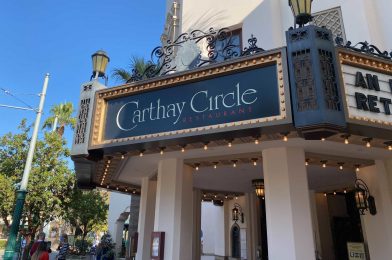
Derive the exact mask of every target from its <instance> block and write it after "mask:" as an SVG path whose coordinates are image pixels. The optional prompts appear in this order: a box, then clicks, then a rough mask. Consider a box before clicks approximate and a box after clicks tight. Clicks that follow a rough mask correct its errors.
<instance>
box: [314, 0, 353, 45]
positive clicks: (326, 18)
mask: <svg viewBox="0 0 392 260" xmlns="http://www.w3.org/2000/svg"><path fill="white" fill-rule="evenodd" d="M311 24H314V25H317V26H320V27H326V28H327V29H329V30H331V31H332V35H333V38H334V39H335V38H336V37H341V38H343V39H344V42H346V33H345V31H344V24H343V17H342V11H341V9H340V7H335V8H332V9H328V10H325V11H321V12H318V13H314V14H313V21H312V22H311Z"/></svg>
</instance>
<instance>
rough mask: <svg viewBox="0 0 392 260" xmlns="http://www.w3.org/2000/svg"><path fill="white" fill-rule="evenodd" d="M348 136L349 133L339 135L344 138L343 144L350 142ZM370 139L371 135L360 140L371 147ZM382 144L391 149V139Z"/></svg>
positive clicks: (322, 139) (323, 139)
mask: <svg viewBox="0 0 392 260" xmlns="http://www.w3.org/2000/svg"><path fill="white" fill-rule="evenodd" d="M350 136H351V135H349V134H345V135H342V136H341V137H342V138H343V139H344V144H349V143H350V140H349V138H350ZM372 140H373V138H371V137H367V138H363V139H362V141H363V142H364V143H365V146H366V147H367V148H370V147H372V144H371V142H372ZM321 141H325V138H321ZM384 144H385V146H386V148H387V149H388V150H389V151H392V141H387V142H384Z"/></svg>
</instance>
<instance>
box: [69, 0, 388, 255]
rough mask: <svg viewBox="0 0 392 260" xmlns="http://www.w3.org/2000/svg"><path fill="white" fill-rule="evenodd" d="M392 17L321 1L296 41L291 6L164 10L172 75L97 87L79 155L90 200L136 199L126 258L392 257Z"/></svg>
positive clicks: (360, 3)
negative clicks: (99, 195) (108, 196)
mask: <svg viewBox="0 0 392 260" xmlns="http://www.w3.org/2000/svg"><path fill="white" fill-rule="evenodd" d="M391 9H392V2H391V1H387V0H374V1H366V0H346V1H343V0H342V1H338V0H334V1H322V0H318V1H317V0H316V1H314V3H313V6H312V12H313V14H314V19H313V22H312V24H313V25H314V26H305V27H302V28H296V29H290V30H289V28H290V27H292V26H294V22H293V15H292V13H291V10H290V7H289V6H288V4H287V1H286V0H264V1H263V0H244V1H234V0H225V1H223V0H215V1H207V0H198V1H194V0H182V1H176V2H173V1H167V12H166V13H167V23H166V24H165V29H164V33H163V35H162V37H161V39H162V42H163V47H162V50H163V52H162V53H164V55H163V56H160V58H161V60H160V62H161V63H158V65H159V64H166V65H167V66H165V67H164V68H162V70H165V69H166V70H167V73H161V74H160V75H159V76H157V77H155V78H154V77H152V78H149V77H147V78H141V80H140V81H136V80H135V81H133V82H130V83H128V84H125V85H122V86H117V87H114V88H104V87H103V86H102V85H100V84H97V85H96V83H94V82H91V83H88V84H90V85H91V86H92V92H91V93H90V94H88V95H90V96H89V97H88V98H89V99H90V100H89V102H91V104H94V106H92V105H91V106H90V110H87V111H85V114H84V116H82V117H81V116H79V118H85V119H86V121H85V122H86V125H87V127H86V130H85V132H83V131H78V132H77V134H76V135H77V136H78V135H79V136H80V135H85V136H88V138H86V140H88V142H87V141H86V142H84V141H83V142H76V143H74V149H73V151H74V152H73V159H74V161H75V165H76V167H75V168H76V172H77V174H78V180H79V183H80V185H81V186H84V187H87V188H94V187H100V188H106V189H109V190H117V191H121V192H123V193H128V194H133V195H132V200H133V199H134V198H135V200H136V198H138V201H137V203H134V204H133V203H132V202H131V207H132V205H133V206H134V207H138V212H139V215H138V217H137V219H136V218H134V219H133V223H135V221H136V222H137V223H138V224H137V234H136V236H135V232H130V236H132V237H134V239H133V244H132V245H130V246H129V248H131V249H130V252H129V253H128V257H131V256H132V255H134V256H135V259H138V260H139V259H140V260H147V259H166V260H169V259H170V260H188V259H189V260H190V259H193V260H199V259H250V260H258V259H272V260H280V259H293V260H294V259H296V260H308V259H309V260H310V259H323V260H325V259H330V260H340V259H376V260H378V259H379V260H387V259H390V256H391V255H392V228H391V226H390V225H389V221H390V219H392V152H391V150H392V142H391V141H392V116H391V110H390V109H391V108H390V105H391V104H392V62H391V59H392V57H391V54H389V53H388V52H387V53H384V52H382V51H383V50H391V49H392V29H391V27H390V26H388V25H389V24H390V23H388V14H389V10H391ZM354 10H355V11H354ZM323 26H325V27H326V29H324V28H322V27H323ZM210 27H214V28H215V29H216V30H215V31H214V30H211V31H209V28H210ZM221 28H227V29H225V30H224V32H225V34H224V36H225V37H224V36H222V38H219V35H220V34H219V32H218V30H219V29H221ZM328 29H330V30H331V32H330V31H328ZM195 30H198V31H196V33H195V34H192V33H191V32H195ZM204 33H206V34H204ZM181 35H183V36H184V35H185V37H181V38H177V37H179V36H181ZM203 35H204V36H203ZM205 35H211V37H212V38H209V37H208V36H205ZM222 35H223V34H222ZM336 36H338V37H340V38H341V39H342V40H341V41H340V42H339V41H338V43H339V44H338V45H339V46H335V45H334V44H335V40H334V38H335V37H336ZM214 37H215V38H214ZM254 37H256V38H257V40H258V41H257V43H256V44H257V46H258V47H259V48H256V46H254V45H252V44H253V43H255V42H254ZM210 39H212V43H213V45H211V41H210ZM248 39H251V41H250V42H248ZM252 39H253V41H252ZM168 40H169V41H170V42H167V41H168ZM348 41H351V42H352V44H351V45H350V44H347V42H348ZM365 41H366V42H368V43H369V44H368V43H365ZM357 42H363V43H362V44H359V45H356V43H357ZM370 44H371V45H372V46H370ZM172 45H175V47H174V48H171V46H172ZM232 45H233V46H234V47H230V46H232ZM211 46H212V47H211ZM363 46H365V47H366V48H363V49H361V47H363ZM375 46H377V47H378V49H375ZM226 48H227V49H228V50H230V51H229V52H225V50H226ZM244 48H248V50H249V49H250V50H253V51H252V52H249V53H248V52H246V51H242V50H243V49H244ZM260 48H262V49H263V50H261V49H260ZM372 50H373V51H372ZM378 50H382V51H380V52H378ZM217 52H218V53H220V54H217V55H215V54H216V53H217ZM233 52H234V53H235V52H237V53H238V55H233ZM173 53H174V54H173ZM227 53H229V54H227ZM248 54H249V55H248ZM172 55H173V56H172ZM219 55H221V56H219ZM229 56H230V58H231V59H229V58H228V57H229ZM165 58H167V60H166V59H165ZM162 61H163V63H162ZM165 62H167V63H165ZM203 62H204V63H206V64H207V65H206V66H199V65H200V63H203ZM173 64H174V65H173ZM155 71H156V68H155ZM95 86H97V87H95ZM259 94H260V95H259ZM86 95H87V94H86V91H85V88H82V95H81V96H82V97H81V100H83V98H84V99H85V97H86ZM81 111H83V110H81ZM80 114H81V113H80V112H79V115H80ZM75 140H79V139H77V138H76V139H75ZM358 179H360V180H361V181H362V182H360V181H358ZM258 180H263V181H264V190H263V191H264V194H258V195H259V196H256V193H255V185H254V184H252V183H255V181H256V182H257V181H258ZM359 183H365V184H366V186H367V189H366V192H363V193H358V192H359V191H360V189H359V188H360V187H364V186H360V184H359ZM358 194H362V195H364V196H365V197H366V198H369V199H367V200H366V203H367V209H366V210H361V209H360V206H361V205H358V199H361V198H362V197H361V198H359V197H358V196H359V195H358ZM372 198H374V201H373V200H372ZM374 205H375V207H373V206H374ZM375 210H376V211H377V212H374V211H375ZM362 211H363V212H362ZM130 212H132V209H131V210H130ZM360 213H365V215H362V214H360ZM374 213H375V214H374ZM131 222H132V221H131V220H130V223H131ZM133 229H134V230H135V227H133ZM131 233H132V234H131ZM135 237H136V238H137V239H135ZM130 240H131V239H130ZM135 241H137V242H135ZM349 257H351V258H349ZM355 257H357V258H355ZM364 257H366V258H364Z"/></svg>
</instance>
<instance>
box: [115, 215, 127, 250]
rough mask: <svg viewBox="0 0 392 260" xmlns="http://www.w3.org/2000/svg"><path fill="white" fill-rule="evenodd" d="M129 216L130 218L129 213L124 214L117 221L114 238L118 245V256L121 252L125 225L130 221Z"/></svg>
mask: <svg viewBox="0 0 392 260" xmlns="http://www.w3.org/2000/svg"><path fill="white" fill-rule="evenodd" d="M128 216H129V212H123V213H121V214H120V216H119V218H118V219H117V220H116V234H115V235H114V237H112V238H113V240H114V241H115V243H116V248H115V251H116V255H118V254H119V253H120V252H121V247H122V238H123V231H124V224H125V221H126V220H127V219H128Z"/></svg>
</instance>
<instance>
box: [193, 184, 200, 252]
mask: <svg viewBox="0 0 392 260" xmlns="http://www.w3.org/2000/svg"><path fill="white" fill-rule="evenodd" d="M192 244H193V248H192V259H193V260H200V257H201V191H200V190H199V189H195V190H194V191H193V241H192Z"/></svg>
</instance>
